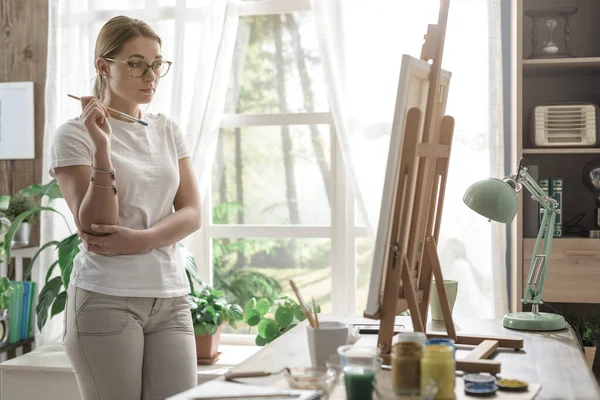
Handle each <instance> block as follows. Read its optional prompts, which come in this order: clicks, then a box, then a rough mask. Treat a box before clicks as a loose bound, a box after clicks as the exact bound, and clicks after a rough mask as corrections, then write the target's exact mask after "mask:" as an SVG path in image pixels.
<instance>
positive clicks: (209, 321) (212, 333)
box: [189, 284, 244, 364]
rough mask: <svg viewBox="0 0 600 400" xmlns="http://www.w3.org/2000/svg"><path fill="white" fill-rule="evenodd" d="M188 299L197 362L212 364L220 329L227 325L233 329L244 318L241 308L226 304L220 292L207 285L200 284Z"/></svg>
mask: <svg viewBox="0 0 600 400" xmlns="http://www.w3.org/2000/svg"><path fill="white" fill-rule="evenodd" d="M189 299H190V307H191V311H192V321H193V324H194V333H195V335H196V356H197V361H198V363H199V364H213V363H214V362H216V360H217V358H218V347H219V340H220V338H221V328H222V327H223V325H225V324H226V323H229V324H230V325H231V326H232V327H233V328H234V329H235V322H236V321H241V320H242V319H243V318H244V315H243V311H242V308H241V307H240V306H239V305H237V304H230V303H228V302H227V299H226V298H225V293H224V292H223V291H222V290H215V289H213V288H212V287H211V286H210V285H208V284H202V285H201V288H200V290H198V291H196V290H193V291H192V293H191V294H190V295H189Z"/></svg>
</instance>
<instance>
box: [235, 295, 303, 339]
mask: <svg viewBox="0 0 600 400" xmlns="http://www.w3.org/2000/svg"><path fill="white" fill-rule="evenodd" d="M244 314H245V316H244V318H245V322H246V323H247V324H248V326H251V327H253V326H256V327H257V329H258V334H257V335H256V339H255V343H256V345H257V346H264V345H266V344H267V343H271V342H272V341H273V340H275V339H277V338H278V337H279V336H281V335H283V334H284V333H286V332H287V331H289V330H290V329H292V328H294V327H295V326H296V325H297V324H298V322H302V321H304V320H305V319H306V316H305V315H304V313H303V312H302V310H301V308H300V306H299V305H298V303H296V302H295V301H294V300H292V299H291V298H290V297H288V296H283V297H280V298H278V299H277V300H275V302H274V303H271V302H270V301H269V299H267V298H264V297H263V298H260V299H258V300H257V299H256V298H252V299H250V300H248V302H246V305H245V307H244Z"/></svg>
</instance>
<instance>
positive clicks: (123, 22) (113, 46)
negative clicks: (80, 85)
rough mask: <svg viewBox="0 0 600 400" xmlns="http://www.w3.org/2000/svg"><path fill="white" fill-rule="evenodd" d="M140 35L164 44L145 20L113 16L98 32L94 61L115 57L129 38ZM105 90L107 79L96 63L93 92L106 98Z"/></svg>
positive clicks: (96, 95)
mask: <svg viewBox="0 0 600 400" xmlns="http://www.w3.org/2000/svg"><path fill="white" fill-rule="evenodd" d="M138 37H147V38H150V39H154V40H156V41H157V42H158V45H159V46H162V42H161V40H160V37H159V36H158V35H157V34H156V32H154V30H152V28H150V26H149V25H148V24H146V23H145V22H144V21H140V20H139V19H133V18H129V17H126V16H124V15H121V16H118V17H113V18H111V19H110V20H108V22H106V24H104V26H103V27H102V29H100V33H98V38H97V39H96V48H95V50H94V63H95V60H97V59H98V58H100V57H114V55H115V54H117V53H118V52H119V51H121V49H122V48H123V45H124V44H125V43H126V42H127V41H128V40H130V39H135V38H138ZM105 91H106V80H105V79H104V77H103V76H102V75H101V74H100V73H99V71H98V66H97V65H96V81H95V82H94V89H93V94H94V96H95V97H97V98H99V99H100V100H104V94H105Z"/></svg>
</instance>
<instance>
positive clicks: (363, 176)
mask: <svg viewBox="0 0 600 400" xmlns="http://www.w3.org/2000/svg"><path fill="white" fill-rule="evenodd" d="M311 4H312V8H313V10H314V12H315V21H316V25H317V30H318V36H319V44H320V47H321V57H322V59H323V64H324V69H325V74H326V80H327V82H328V83H329V85H330V86H329V99H330V105H331V109H332V113H333V117H334V121H335V124H336V131H337V133H338V139H339V143H340V145H341V146H342V154H343V157H344V162H345V165H346V167H347V169H348V173H349V175H350V177H351V179H352V183H353V187H354V189H355V194H356V199H357V204H358V208H359V212H360V214H361V216H362V217H363V218H362V219H363V221H364V222H365V224H366V225H367V227H368V228H369V231H370V232H371V233H373V232H376V230H377V221H378V218H379V210H380V206H381V196H382V190H383V179H384V175H385V166H386V160H387V153H388V150H389V139H390V131H391V124H392V118H393V112H394V105H395V100H396V99H395V97H396V90H397V84H398V74H399V71H400V61H401V57H402V55H403V54H409V55H412V56H413V57H417V58H418V57H419V56H420V54H421V46H422V43H423V35H424V34H425V32H426V30H427V24H435V23H437V17H438V10H439V0H420V1H409V0H401V1H399V0H368V1H366V0H349V1H343V0H311ZM500 40H501V36H500V0H490V1H481V0H450V12H449V20H448V27H447V34H446V41H445V48H444V56H443V68H444V69H446V70H448V71H450V72H452V79H451V83H450V92H449V97H448V105H447V108H446V113H447V114H448V115H452V116H453V117H454V118H455V119H456V127H455V131H454V142H453V148H452V156H451V160H450V167H449V176H448V183H447V187H446V197H445V203H444V213H443V217H442V226H441V234H440V240H439V244H438V253H439V256H440V259H441V263H442V268H443V270H444V277H445V279H456V280H458V281H459V290H458V299H457V302H456V306H455V309H454V314H455V315H456V316H465V317H467V316H468V317H476V318H493V317H499V316H501V315H502V314H504V313H505V312H506V311H507V307H508V301H507V290H506V262H505V249H506V243H505V236H504V235H505V227H504V226H502V225H498V224H489V223H488V222H487V221H486V220H485V219H484V218H483V217H480V216H479V215H476V214H475V213H474V212H472V211H471V210H469V209H468V208H467V207H466V206H465V205H464V204H463V203H462V196H463V194H464V192H465V190H466V189H467V188H468V187H469V185H470V184H472V183H473V182H475V181H477V180H480V179H484V178H488V177H489V176H496V177H501V176H502V174H503V171H504V166H503V154H504V148H503V127H502V98H501V95H502V91H501V87H502V73H501V56H502V55H501V46H500Z"/></svg>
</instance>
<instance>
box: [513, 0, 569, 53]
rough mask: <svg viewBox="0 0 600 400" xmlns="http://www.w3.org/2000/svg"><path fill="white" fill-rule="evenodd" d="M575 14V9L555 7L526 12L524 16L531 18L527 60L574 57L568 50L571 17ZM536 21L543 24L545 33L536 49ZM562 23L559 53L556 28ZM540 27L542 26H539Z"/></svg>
mask: <svg viewBox="0 0 600 400" xmlns="http://www.w3.org/2000/svg"><path fill="white" fill-rule="evenodd" d="M576 12H577V8H576V7H557V8H547V9H542V10H527V11H525V15H527V16H528V17H529V18H531V21H532V24H531V55H530V56H529V57H528V58H560V57H574V56H573V55H572V54H571V49H570V48H569V45H570V42H571V17H572V16H573V15H574V14H575V13H576ZM538 20H541V21H542V22H543V28H544V31H545V33H544V34H543V39H545V40H542V42H541V46H539V47H541V48H539V47H538V44H539V43H538ZM562 21H564V26H565V27H564V30H563V32H562V35H563V50H562V52H561V51H560V46H559V42H558V41H556V40H555V36H556V35H559V33H558V32H556V27H557V26H558V25H559V22H562ZM540 25H542V24H540Z"/></svg>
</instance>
